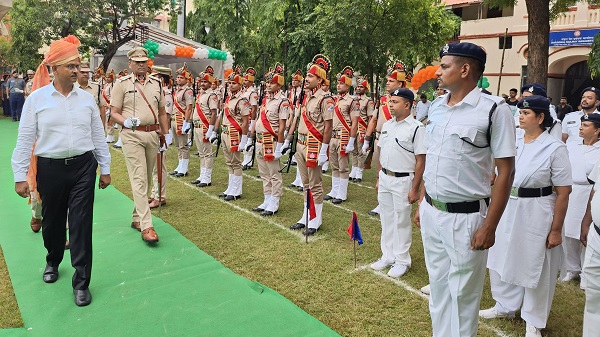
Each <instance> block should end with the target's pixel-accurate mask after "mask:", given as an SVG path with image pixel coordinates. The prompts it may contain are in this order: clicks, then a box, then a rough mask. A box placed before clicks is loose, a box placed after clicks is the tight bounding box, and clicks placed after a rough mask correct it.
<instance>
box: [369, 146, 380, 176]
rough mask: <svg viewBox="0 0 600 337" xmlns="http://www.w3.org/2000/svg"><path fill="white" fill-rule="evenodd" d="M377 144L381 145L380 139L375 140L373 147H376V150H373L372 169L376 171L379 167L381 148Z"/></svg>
mask: <svg viewBox="0 0 600 337" xmlns="http://www.w3.org/2000/svg"><path fill="white" fill-rule="evenodd" d="M377 144H379V139H375V141H374V142H373V146H375V148H374V150H373V158H371V167H374V168H375V169H376V170H377V168H378V167H379V150H380V149H379V146H377Z"/></svg>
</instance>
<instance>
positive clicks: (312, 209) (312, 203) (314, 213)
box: [306, 188, 317, 220]
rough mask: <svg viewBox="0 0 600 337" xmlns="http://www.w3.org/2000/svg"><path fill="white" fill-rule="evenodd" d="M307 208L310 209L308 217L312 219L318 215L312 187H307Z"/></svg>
mask: <svg viewBox="0 0 600 337" xmlns="http://www.w3.org/2000/svg"><path fill="white" fill-rule="evenodd" d="M306 209H308V218H309V220H312V219H314V218H316V217H317V210H316V209H315V201H314V199H313V195H312V191H311V190H310V188H307V189H306Z"/></svg>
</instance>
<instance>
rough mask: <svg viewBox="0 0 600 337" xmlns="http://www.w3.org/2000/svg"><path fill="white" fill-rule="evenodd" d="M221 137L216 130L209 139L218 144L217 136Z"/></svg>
mask: <svg viewBox="0 0 600 337" xmlns="http://www.w3.org/2000/svg"><path fill="white" fill-rule="evenodd" d="M218 137H219V134H218V133H216V132H214V131H213V133H212V134H211V135H210V138H209V139H208V140H209V141H210V142H211V143H213V144H216V143H217V138H218Z"/></svg>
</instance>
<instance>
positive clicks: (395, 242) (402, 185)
mask: <svg viewBox="0 0 600 337" xmlns="http://www.w3.org/2000/svg"><path fill="white" fill-rule="evenodd" d="M412 181H413V175H412V174H411V175H410V176H408V177H392V176H388V175H387V174H385V173H383V171H379V192H378V193H377V200H378V201H379V207H380V213H379V217H380V219H381V253H382V258H383V259H384V261H387V262H394V263H398V264H403V265H406V266H409V267H410V265H411V259H410V253H409V250H410V245H411V244H412V223H411V221H410V213H411V204H410V203H409V202H408V192H409V191H410V188H411V186H412Z"/></svg>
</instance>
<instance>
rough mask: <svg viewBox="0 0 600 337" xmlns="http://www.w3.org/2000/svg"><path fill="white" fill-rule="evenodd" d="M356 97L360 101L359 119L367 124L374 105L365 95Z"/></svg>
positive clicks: (373, 110)
mask: <svg viewBox="0 0 600 337" xmlns="http://www.w3.org/2000/svg"><path fill="white" fill-rule="evenodd" d="M356 97H358V99H359V100H360V117H362V118H363V119H364V120H365V122H368V121H369V118H371V117H372V116H373V113H374V112H375V103H373V100H372V99H370V98H369V97H367V96H366V95H357V96H356Z"/></svg>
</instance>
